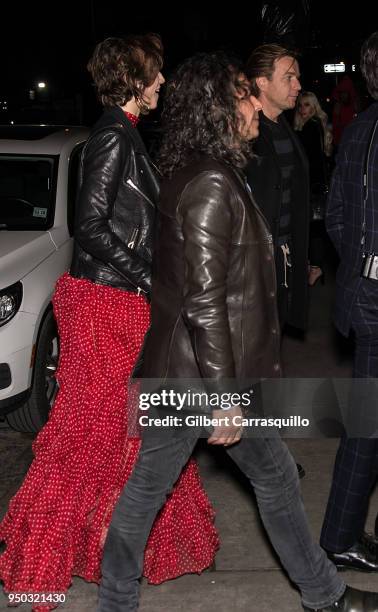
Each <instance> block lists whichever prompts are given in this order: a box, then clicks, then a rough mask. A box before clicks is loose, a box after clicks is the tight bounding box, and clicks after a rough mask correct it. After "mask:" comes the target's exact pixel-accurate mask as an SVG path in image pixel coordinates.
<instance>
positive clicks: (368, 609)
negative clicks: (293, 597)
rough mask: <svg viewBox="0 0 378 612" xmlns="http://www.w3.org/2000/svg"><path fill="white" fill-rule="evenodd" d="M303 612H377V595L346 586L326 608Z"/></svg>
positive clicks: (308, 609) (306, 609)
mask: <svg viewBox="0 0 378 612" xmlns="http://www.w3.org/2000/svg"><path fill="white" fill-rule="evenodd" d="M303 610H304V611H305V612H378V593H370V592H368V591H360V590H358V589H353V588H352V587H349V586H347V587H346V590H345V593H344V595H343V596H342V597H341V598H340V599H339V600H338V601H335V603H334V604H332V605H331V606H327V607H326V608H306V607H305V606H304V607H303Z"/></svg>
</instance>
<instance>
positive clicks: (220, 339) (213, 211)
mask: <svg viewBox="0 0 378 612" xmlns="http://www.w3.org/2000/svg"><path fill="white" fill-rule="evenodd" d="M155 248H156V251H155V256H154V262H155V263H154V271H153V280H152V323H151V327H150V331H149V332H148V335H147V337H146V341H145V346H144V351H143V356H142V358H141V361H140V363H139V367H138V368H137V371H136V375H137V376H143V377H145V378H162V379H165V378H197V377H202V378H206V379H213V380H214V379H215V380H214V382H215V381H219V383H220V382H221V380H224V379H233V378H236V379H238V380H239V379H245V378H252V377H253V378H254V377H262V376H264V377H274V376H278V375H280V363H279V350H280V329H279V324H278V317H277V313H276V296H275V292H276V280H275V269H274V258H273V247H272V237H271V235H270V233H269V230H268V229H267V224H266V221H265V219H264V217H263V215H262V214H261V212H260V210H259V208H258V207H257V205H256V203H255V202H254V200H253V198H252V196H251V195H250V193H249V191H248V188H247V186H246V182H245V179H244V177H242V175H241V174H239V173H238V172H236V171H234V170H233V169H232V168H231V167H230V166H228V165H226V164H223V163H219V162H216V161H214V160H212V159H211V158H208V157H202V158H200V159H199V160H198V159H197V160H196V161H193V163H191V164H189V165H188V166H186V167H184V168H182V169H180V170H179V171H177V172H176V173H175V175H174V176H173V178H172V179H171V180H165V181H163V184H162V189H161V197H160V204H159V215H158V232H157V244H156V247H155Z"/></svg>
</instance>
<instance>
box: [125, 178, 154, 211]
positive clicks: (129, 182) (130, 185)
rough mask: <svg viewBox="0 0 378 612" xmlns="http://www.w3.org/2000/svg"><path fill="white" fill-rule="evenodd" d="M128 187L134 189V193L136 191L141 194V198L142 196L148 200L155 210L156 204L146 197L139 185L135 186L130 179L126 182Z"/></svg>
mask: <svg viewBox="0 0 378 612" xmlns="http://www.w3.org/2000/svg"><path fill="white" fill-rule="evenodd" d="M126 183H127V185H128V186H129V187H131V189H134V191H136V192H137V193H139V195H140V196H142V198H144V199H145V200H147V202H148V203H149V204H151V206H153V207H154V208H155V204H154V203H153V202H152V201H151V200H150V198H148V197H147V196H146V194H145V193H143V191H142V190H141V189H139V187H137V185H135V183H134V181H132V180H131V178H128V179H127V181H126Z"/></svg>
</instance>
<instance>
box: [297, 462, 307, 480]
mask: <svg viewBox="0 0 378 612" xmlns="http://www.w3.org/2000/svg"><path fill="white" fill-rule="evenodd" d="M297 470H298V476H299V478H304V477H305V476H306V471H305V469H304V467H303V465H301V464H300V463H297Z"/></svg>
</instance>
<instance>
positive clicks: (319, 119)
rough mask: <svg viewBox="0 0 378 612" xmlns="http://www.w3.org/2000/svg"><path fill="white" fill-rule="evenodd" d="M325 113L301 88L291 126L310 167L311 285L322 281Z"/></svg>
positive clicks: (328, 148)
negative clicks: (292, 125)
mask: <svg viewBox="0 0 378 612" xmlns="http://www.w3.org/2000/svg"><path fill="white" fill-rule="evenodd" d="M327 120H328V118H327V115H326V113H325V112H324V111H323V110H322V108H321V106H320V104H319V100H318V98H317V97H316V95H315V94H314V93H312V92H311V91H304V92H303V91H302V92H301V93H300V94H299V96H298V100H297V107H296V111H295V115H294V129H295V130H296V132H297V135H298V137H299V139H300V141H301V143H302V145H303V147H304V150H305V151H306V155H307V158H308V163H309V170H310V203H311V205H312V206H311V208H312V210H311V213H312V220H311V222H310V243H309V262H310V263H309V270H308V284H309V285H310V286H313V285H315V283H316V282H317V281H318V280H319V279H321V281H322V282H323V283H324V278H325V276H324V269H323V267H324V251H325V227H324V215H325V205H326V199H327V192H328V173H327V160H326V156H330V155H331V153H332V135H331V133H330V131H329V130H328V128H327Z"/></svg>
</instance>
